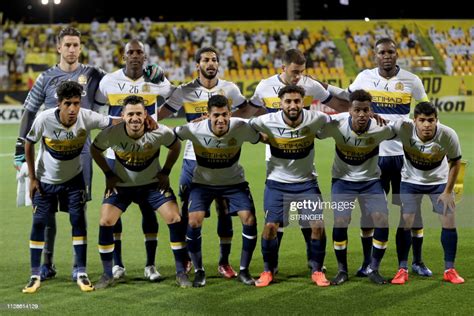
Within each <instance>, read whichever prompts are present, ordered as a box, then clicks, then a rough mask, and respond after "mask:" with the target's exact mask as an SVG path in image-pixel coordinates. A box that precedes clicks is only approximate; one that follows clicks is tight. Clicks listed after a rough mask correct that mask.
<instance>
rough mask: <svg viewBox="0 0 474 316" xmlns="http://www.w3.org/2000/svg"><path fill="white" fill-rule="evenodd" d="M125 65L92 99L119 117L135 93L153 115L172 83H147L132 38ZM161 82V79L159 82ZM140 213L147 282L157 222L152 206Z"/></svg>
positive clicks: (121, 270)
mask: <svg viewBox="0 0 474 316" xmlns="http://www.w3.org/2000/svg"><path fill="white" fill-rule="evenodd" d="M123 58H124V60H125V68H123V69H119V70H117V71H115V72H113V73H110V74H107V75H105V77H104V78H103V79H102V80H101V82H100V85H99V89H98V90H97V93H96V96H95V102H96V103H97V104H99V105H105V104H108V106H109V115H112V116H120V115H121V113H122V107H123V100H124V99H125V98H126V97H127V96H128V95H138V96H141V97H142V98H143V99H144V105H145V108H146V110H147V113H148V114H149V117H151V116H152V115H153V116H154V115H155V112H156V103H157V102H163V101H164V100H165V99H166V98H168V97H169V95H170V94H171V92H172V91H173V86H172V85H171V84H170V82H169V81H168V80H167V79H166V78H164V77H163V78H161V80H156V81H155V82H157V83H153V82H149V81H148V80H147V79H146V78H145V72H144V70H143V65H144V63H145V61H146V58H147V56H146V55H145V50H144V46H143V43H141V42H140V41H138V40H131V41H129V42H128V43H127V44H126V45H125V55H124V57H123ZM159 81H160V82H159ZM107 158H108V162H109V164H110V165H111V166H110V167H111V168H113V165H114V163H115V154H114V152H113V151H112V150H108V151H107ZM139 206H140V211H141V213H142V229H143V234H144V235H145V249H146V255H147V260H146V264H145V271H144V275H145V277H146V278H147V279H149V280H150V281H157V280H159V279H160V278H161V275H160V273H159V272H158V270H157V269H156V267H155V255H156V248H157V246H158V221H157V218H156V214H155V212H154V209H146V208H145V206H144V205H140V203H139ZM121 235H122V221H121V220H120V218H119V219H118V221H117V224H116V225H115V228H114V239H115V251H114V262H115V265H114V267H113V269H114V277H115V278H116V279H120V278H122V277H124V276H125V267H124V264H123V262H122V240H121Z"/></svg>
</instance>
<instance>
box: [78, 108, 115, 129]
mask: <svg viewBox="0 0 474 316" xmlns="http://www.w3.org/2000/svg"><path fill="white" fill-rule="evenodd" d="M81 111H83V109H81ZM85 121H86V122H87V124H88V126H89V129H104V128H106V127H108V126H110V125H111V124H112V119H111V117H110V116H107V115H102V114H100V113H97V112H94V111H87V114H86V115H85Z"/></svg>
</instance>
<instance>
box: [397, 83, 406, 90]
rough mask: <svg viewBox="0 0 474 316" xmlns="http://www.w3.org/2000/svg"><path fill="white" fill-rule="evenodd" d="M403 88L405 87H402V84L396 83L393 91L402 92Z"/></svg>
mask: <svg viewBox="0 0 474 316" xmlns="http://www.w3.org/2000/svg"><path fill="white" fill-rule="evenodd" d="M403 88H405V86H404V85H403V83H401V82H397V83H396V84H395V90H400V91H403Z"/></svg>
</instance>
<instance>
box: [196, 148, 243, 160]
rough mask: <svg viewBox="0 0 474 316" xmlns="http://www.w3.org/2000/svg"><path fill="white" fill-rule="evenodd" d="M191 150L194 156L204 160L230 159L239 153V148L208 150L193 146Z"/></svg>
mask: <svg viewBox="0 0 474 316" xmlns="http://www.w3.org/2000/svg"><path fill="white" fill-rule="evenodd" d="M193 148H194V153H195V154H196V155H198V156H200V157H203V158H206V159H231V158H233V157H234V156H235V155H236V154H237V153H238V152H239V151H240V147H227V148H208V147H202V146H199V145H193Z"/></svg>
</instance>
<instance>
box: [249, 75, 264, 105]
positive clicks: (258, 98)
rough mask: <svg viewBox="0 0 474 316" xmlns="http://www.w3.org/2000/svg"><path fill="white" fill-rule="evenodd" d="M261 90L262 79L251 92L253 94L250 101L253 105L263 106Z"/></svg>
mask: <svg viewBox="0 0 474 316" xmlns="http://www.w3.org/2000/svg"><path fill="white" fill-rule="evenodd" d="M261 90H262V81H260V82H259V83H258V85H257V87H256V88H255V92H254V93H253V96H252V97H251V98H250V103H251V104H253V105H255V106H259V107H260V106H264V105H265V103H263V99H262V95H261Z"/></svg>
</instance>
